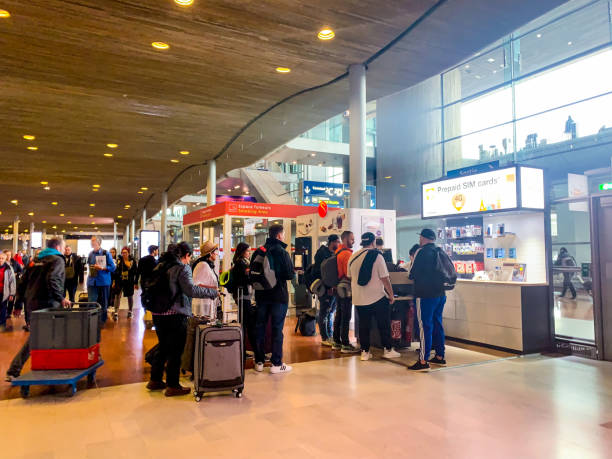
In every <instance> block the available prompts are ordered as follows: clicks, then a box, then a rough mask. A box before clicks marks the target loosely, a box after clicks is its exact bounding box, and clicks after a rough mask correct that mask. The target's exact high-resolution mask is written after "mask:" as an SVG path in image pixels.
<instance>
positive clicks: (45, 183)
mask: <svg viewBox="0 0 612 459" xmlns="http://www.w3.org/2000/svg"><path fill="white" fill-rule="evenodd" d="M40 184H41V185H48V184H49V182H40Z"/></svg>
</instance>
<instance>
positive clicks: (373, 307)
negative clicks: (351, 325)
mask: <svg viewBox="0 0 612 459" xmlns="http://www.w3.org/2000/svg"><path fill="white" fill-rule="evenodd" d="M355 310H356V311H357V315H358V316H359V343H360V344H361V350H363V351H369V350H370V328H371V325H372V317H373V316H375V317H376V325H378V332H379V333H380V344H381V345H382V346H383V347H384V348H385V349H391V308H390V307H389V300H388V299H387V297H383V298H381V299H380V300H378V301H377V302H376V303H373V304H370V305H368V306H356V307H355Z"/></svg>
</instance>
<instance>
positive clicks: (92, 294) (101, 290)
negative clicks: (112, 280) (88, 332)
mask: <svg viewBox="0 0 612 459" xmlns="http://www.w3.org/2000/svg"><path fill="white" fill-rule="evenodd" d="M87 296H88V297H89V302H90V303H99V304H100V306H102V310H101V311H100V316H99V317H100V327H102V326H104V324H105V323H106V319H107V315H108V297H109V296H110V285H98V286H95V285H88V286H87Z"/></svg>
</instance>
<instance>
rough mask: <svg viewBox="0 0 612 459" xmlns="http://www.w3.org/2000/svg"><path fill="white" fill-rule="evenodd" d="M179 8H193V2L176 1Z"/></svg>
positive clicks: (189, 0) (186, 0) (188, 0)
mask: <svg viewBox="0 0 612 459" xmlns="http://www.w3.org/2000/svg"><path fill="white" fill-rule="evenodd" d="M174 3H176V4H177V5H178V6H191V5H193V0H174Z"/></svg>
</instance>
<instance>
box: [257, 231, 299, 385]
mask: <svg viewBox="0 0 612 459" xmlns="http://www.w3.org/2000/svg"><path fill="white" fill-rule="evenodd" d="M284 238H285V231H284V229H283V226H282V225H272V226H270V229H269V232H268V239H267V240H266V243H265V244H264V245H263V247H259V248H258V249H257V250H255V252H254V253H253V255H252V257H251V263H250V271H249V280H250V282H251V284H252V285H253V289H254V290H255V303H256V304H257V319H256V330H257V331H256V333H257V343H256V346H255V371H259V372H261V371H263V368H264V362H265V353H264V341H265V336H266V324H267V323H268V318H270V317H271V319H272V320H271V322H272V359H271V360H272V368H270V373H272V374H278V373H288V372H290V371H291V370H292V368H291V366H289V365H286V364H284V363H283V327H284V326H285V318H286V317H287V309H288V308H289V291H288V289H287V281H290V280H292V279H293V278H294V277H295V272H294V269H293V263H292V262H291V257H290V256H289V253H288V252H287V250H286V248H287V244H285V243H284V242H283V239H284Z"/></svg>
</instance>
